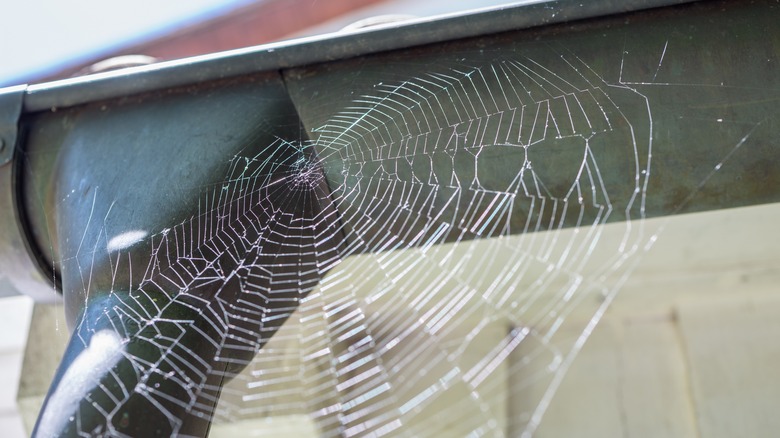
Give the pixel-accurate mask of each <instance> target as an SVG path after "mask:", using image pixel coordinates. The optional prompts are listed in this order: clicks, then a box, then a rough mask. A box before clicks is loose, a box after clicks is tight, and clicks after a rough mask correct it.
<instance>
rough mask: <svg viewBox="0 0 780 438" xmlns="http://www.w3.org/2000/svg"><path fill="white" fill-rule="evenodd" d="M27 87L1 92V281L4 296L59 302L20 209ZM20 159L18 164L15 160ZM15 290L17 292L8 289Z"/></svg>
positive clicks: (12, 88)
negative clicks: (21, 121) (21, 137)
mask: <svg viewBox="0 0 780 438" xmlns="http://www.w3.org/2000/svg"><path fill="white" fill-rule="evenodd" d="M25 90H26V87H25V86H18V87H11V88H6V89H4V90H2V91H1V92H0V145H2V147H0V224H2V226H0V280H4V281H5V282H4V284H5V285H7V286H5V287H4V289H6V290H3V291H2V293H3V295H7V294H12V293H13V292H14V291H15V292H17V293H23V294H26V295H29V296H31V297H33V298H35V299H36V300H38V301H56V300H58V299H59V296H58V295H57V294H56V293H55V292H54V288H53V287H52V286H51V284H52V279H51V278H46V277H45V276H44V275H43V274H42V270H41V269H40V267H39V265H38V264H37V263H36V261H35V257H34V256H31V254H32V249H31V248H30V242H29V239H28V237H27V236H26V235H25V232H24V220H23V218H22V217H21V215H22V214H23V212H22V211H23V210H22V209H20V208H19V205H18V202H19V199H18V197H17V191H18V190H19V188H20V186H19V185H18V172H19V169H18V166H16V164H18V157H19V156H20V155H21V154H22V152H21V151H20V150H19V147H20V144H19V143H20V142H19V141H18V134H19V129H18V123H19V119H20V117H21V114H22V100H23V98H24V93H25ZM15 158H16V160H17V161H16V162H15V161H14V159H15ZM8 287H12V288H13V290H7V288H8Z"/></svg>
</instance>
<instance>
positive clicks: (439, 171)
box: [55, 42, 760, 437]
mask: <svg viewBox="0 0 780 438" xmlns="http://www.w3.org/2000/svg"><path fill="white" fill-rule="evenodd" d="M662 47H663V48H662V52H659V53H661V55H660V60H659V61H658V66H657V67H656V68H654V69H652V70H651V71H650V72H649V73H648V74H647V75H646V76H647V82H642V81H634V82H629V81H628V79H627V76H624V66H623V63H622V60H621V64H620V66H619V69H618V68H615V69H614V70H615V71H614V77H616V78H617V80H612V81H610V80H608V79H606V78H605V77H604V76H603V75H601V74H599V73H597V72H596V71H595V70H596V69H595V68H592V67H591V65H592V64H591V62H590V60H589V61H588V62H586V61H585V60H583V59H581V58H580V57H578V56H577V55H576V54H574V53H573V52H571V51H569V50H560V51H558V52H555V53H556V55H559V56H554V57H553V56H545V57H544V61H543V62H542V61H540V60H537V59H536V58H535V57H533V56H530V55H529V56H522V55H517V56H512V57H505V55H501V56H497V57H496V58H495V59H493V60H491V61H490V62H488V63H484V62H475V63H474V64H473V65H471V64H469V63H468V62H467V61H466V60H465V59H464V60H461V62H458V63H455V64H454V65H446V66H438V67H430V68H429V69H428V71H426V72H425V73H424V74H414V75H410V77H409V78H406V79H401V80H388V81H382V82H376V83H374V84H372V85H373V86H372V87H371V88H370V89H367V90H363V89H361V92H360V93H359V94H358V95H355V96H354V97H352V98H350V103H349V104H348V105H346V106H344V107H343V108H335V109H334V111H333V112H332V113H330V114H329V115H328V117H327V119H326V120H325V121H324V122H323V123H318V124H317V125H315V126H311V127H308V126H305V127H303V129H306V128H309V129H308V130H306V133H307V134H309V135H308V137H306V136H302V137H305V138H281V137H280V138H277V139H275V141H273V142H271V143H270V144H251V145H248V146H247V148H246V151H247V153H246V154H240V155H237V156H235V157H233V158H232V160H231V162H230V170H229V172H228V175H227V176H226V178H225V180H224V182H223V183H222V184H220V185H218V186H217V187H213V188H211V189H210V190H209V191H208V193H207V194H206V195H205V196H204V197H203V198H202V199H201V200H200V204H199V214H197V215H196V216H194V217H192V218H190V219H188V220H185V221H183V222H182V223H180V224H179V225H177V226H175V227H171V228H170V229H165V230H162V231H160V232H159V233H157V234H154V235H152V236H149V237H147V236H146V234H145V233H142V232H128V233H125V234H123V235H121V236H118V237H112V238H110V237H111V236H107V235H105V236H103V238H104V240H103V241H102V242H103V243H105V244H106V250H107V251H108V252H109V253H110V254H111V266H112V269H111V271H112V272H113V276H114V277H113V281H112V291H114V290H115V291H123V290H128V289H129V290H130V291H131V292H130V293H127V294H120V293H113V292H112V293H111V299H112V300H114V301H112V304H111V307H110V308H107V309H105V312H104V314H101V315H87V316H85V318H84V319H83V320H82V322H81V324H80V325H79V328H78V332H77V335H82V334H85V335H83V338H84V341H83V342H84V345H87V344H88V341H86V339H87V338H89V337H90V336H91V333H92V332H94V331H95V329H94V327H98V326H100V325H101V324H103V325H105V323H106V321H108V323H109V324H110V325H111V326H112V328H113V330H114V331H115V332H116V333H119V335H120V338H121V339H124V338H133V339H136V340H137V341H136V342H133V343H126V344H122V343H121V342H120V344H121V345H118V346H116V347H115V349H116V350H117V351H119V352H120V353H119V354H118V355H115V356H114V357H115V359H114V360H116V361H119V362H118V363H119V365H118V367H119V368H114V369H112V370H110V371H108V373H109V377H108V379H107V380H108V381H106V380H104V381H102V383H101V384H100V385H99V386H98V387H96V388H95V389H93V390H92V391H91V392H90V393H89V394H88V395H87V397H86V398H84V401H83V402H80V403H79V404H78V408H77V411H76V413H75V414H74V416H73V417H72V418H70V419H69V421H70V422H71V424H70V426H68V427H72V428H73V430H74V431H75V432H77V433H79V434H81V435H83V436H94V435H110V436H131V435H132V433H131V432H129V431H128V429H127V428H128V423H129V422H132V421H135V419H128V418H126V417H125V416H124V412H126V410H127V409H128V408H129V407H134V408H138V407H139V406H141V407H143V412H145V416H146V418H145V419H144V421H145V422H150V423H151V422H154V423H156V424H160V425H161V426H160V428H161V430H162V432H161V433H162V434H163V435H165V434H169V435H177V434H178V435H179V436H187V435H188V433H189V431H188V430H187V429H186V427H185V425H186V424H188V423H192V422H198V421H206V420H208V419H209V418H211V417H213V420H214V423H215V424H225V423H234V424H243V427H242V429H241V433H242V434H243V435H245V436H260V435H263V434H264V433H271V434H273V433H274V432H273V431H274V429H273V427H275V426H274V423H272V422H267V424H266V425H265V426H263V425H262V424H260V423H257V422H254V423H252V422H251V421H252V420H257V419H258V418H260V419H267V420H268V421H271V420H273V419H288V421H287V424H288V426H289V424H297V425H298V428H297V429H295V433H297V434H301V433H302V431H303V432H306V433H309V434H310V435H314V436H327V437H352V436H529V435H531V434H532V433H533V432H534V431H535V430H536V428H537V427H538V426H539V424H540V421H541V419H542V415H543V414H544V411H545V409H546V408H547V406H548V405H549V403H550V401H551V399H552V397H553V394H554V392H555V390H556V388H557V386H558V385H559V384H560V382H561V379H562V378H563V376H564V374H565V372H566V370H567V369H568V367H569V365H570V364H571V362H572V361H573V360H574V358H575V356H576V355H577V353H578V351H579V350H580V348H581V347H582V345H583V343H584V342H585V340H586V339H587V338H588V336H589V335H590V333H591V331H592V330H593V329H594V327H595V325H596V324H597V323H598V321H599V319H600V317H601V315H602V314H603V312H604V311H605V309H606V308H607V306H608V305H609V303H610V302H611V300H612V299H613V298H614V296H615V294H616V293H617V291H618V289H619V287H620V286H621V284H622V283H623V282H624V281H625V279H626V278H627V276H628V275H629V274H630V272H631V270H632V269H633V267H634V266H635V265H636V264H637V263H638V262H639V261H640V260H641V257H640V256H641V254H642V253H643V252H644V251H645V250H646V249H647V248H649V246H650V245H652V243H653V241H654V240H655V238H656V237H657V233H656V232H655V231H654V232H650V231H648V230H646V229H645V228H646V223H645V220H644V219H645V216H646V205H647V204H648V202H649V200H651V198H652V193H651V192H650V191H649V190H648V182H649V181H650V175H651V170H654V169H653V167H652V165H651V163H652V160H651V158H652V155H653V133H654V129H653V124H654V120H655V111H654V105H655V102H654V101H653V100H652V99H651V98H650V97H648V93H645V91H644V90H646V89H648V86H655V85H656V84H657V83H656V80H657V79H663V74H664V71H663V70H662V63H663V60H664V56H668V55H667V49H668V42H667V43H666V44H663V46H662ZM659 49H660V47H659ZM545 50H549V47H545ZM626 68H627V69H628V67H626ZM600 70H603V69H600ZM659 73H660V74H659ZM666 85H668V84H666ZM304 119H306V118H304ZM759 124H760V122H759V123H754V122H751V123H750V124H749V126H747V128H746V129H744V130H742V134H743V136H742V137H741V138H740V139H738V141H737V142H736V143H731V145H730V152H728V153H727V154H726V155H725V157H719V158H718V159H717V164H716V165H715V167H714V171H713V172H718V171H720V169H721V166H722V165H723V164H724V162H725V160H727V159H728V158H729V157H730V156H731V154H733V153H734V151H736V150H738V149H739V148H740V147H742V145H743V144H744V143H745V141H746V140H747V139H748V138H749V137H750V135H751V134H752V133H753V131H754V130H755V129H756V128H757V127H758V126H759ZM712 174H713V173H710V174H709V175H707V176H706V178H709V177H711V176H712ZM706 178H705V182H706ZM701 184H703V182H702V183H701ZM694 194H695V192H694V193H691V194H690V196H693V195H694ZM95 196H97V195H95ZM683 204H684V203H683ZM679 207H680V208H681V207H682V204H681V205H680V206H679ZM139 242H140V243H139ZM137 245H142V246H143V247H145V248H148V253H146V254H144V255H143V256H138V255H137V254H138V253H139V251H137V248H138V246H137ZM130 246H133V250H132V251H129V250H126V248H129V247H130ZM101 250H102V248H97V247H96V248H93V251H95V252H100V251H101ZM81 268H82V269H79V271H80V275H82V278H81V280H82V284H83V287H84V291H85V295H88V294H89V293H88V292H89V290H90V282H91V280H92V279H91V277H90V276H91V275H92V274H91V270H90V269H89V268H88V267H86V269H84V268H85V267H83V266H82V267H81ZM101 321H102V322H101ZM193 339H196V340H195V341H193ZM185 340H186V341H187V342H184V341H185ZM92 342H94V338H93V341H92ZM106 342H110V340H109V341H106ZM194 344H197V345H199V346H200V347H202V348H200V349H199V353H196V351H194V350H190V349H188V348H186V347H185V346H184V345H194ZM121 367H125V370H131V371H132V372H131V373H129V375H131V376H133V377H132V378H129V379H128V377H127V375H128V374H127V373H123V372H122V369H121ZM228 381H229V382H228ZM171 382H174V383H175V385H174V387H175V390H173V391H171V389H170V384H171ZM224 382H228V383H227V384H226V385H225V386H224V387H223V386H222V384H223V383H224ZM161 386H163V387H165V390H164V391H163V390H161V389H160V388H161ZM55 395H56V392H55ZM55 398H56V397H55ZM217 400H219V404H218V406H217V407H216V409H215V408H214V406H215V404H216V403H217ZM181 412H185V414H181ZM96 413H97V414H98V415H95V414H96ZM94 418H105V419H107V421H105V422H104V423H91V422H90V421H91V420H90V419H94ZM254 426H258V428H257V429H253V428H252V427H254ZM279 430H280V429H276V431H277V432H278V431H279Z"/></svg>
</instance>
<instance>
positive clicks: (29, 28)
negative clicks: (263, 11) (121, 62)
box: [0, 0, 250, 86]
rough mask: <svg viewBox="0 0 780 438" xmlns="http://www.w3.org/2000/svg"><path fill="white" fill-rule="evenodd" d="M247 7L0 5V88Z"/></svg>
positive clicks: (8, 0)
mask: <svg viewBox="0 0 780 438" xmlns="http://www.w3.org/2000/svg"><path fill="white" fill-rule="evenodd" d="M249 1H250V0H164V1H160V0H130V1H128V0H67V1H63V0H3V1H0V17H1V18H2V19H3V20H2V22H3V25H2V27H0V55H2V62H0V86H3V85H14V84H16V83H18V81H19V80H21V79H20V78H23V77H26V76H28V75H30V74H31V73H35V72H45V71H48V70H51V69H54V68H56V67H57V66H61V65H63V64H68V63H69V61H70V62H73V61H77V60H80V59H85V58H87V57H89V55H90V54H95V53H100V52H103V51H105V50H107V49H109V48H112V47H116V46H118V45H122V44H123V43H129V42H132V41H137V40H138V39H139V38H141V37H143V36H144V35H150V34H155V33H158V32H161V31H163V30H164V29H166V28H168V27H170V26H172V25H175V24H181V23H186V22H188V21H193V20H195V19H197V18H198V17H202V16H207V15H210V14H213V13H214V12H217V11H220V10H224V9H227V8H231V7H235V6H237V5H239V4H243V3H247V2H249Z"/></svg>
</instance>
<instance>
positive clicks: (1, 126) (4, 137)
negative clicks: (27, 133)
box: [0, 85, 27, 166]
mask: <svg viewBox="0 0 780 438" xmlns="http://www.w3.org/2000/svg"><path fill="white" fill-rule="evenodd" d="M26 92H27V85H18V86H15V87H7V88H2V89H0V166H5V165H6V164H9V163H10V162H11V161H13V158H14V151H15V150H16V139H17V136H18V134H19V119H20V118H21V116H22V109H23V103H24V95H25V93H26Z"/></svg>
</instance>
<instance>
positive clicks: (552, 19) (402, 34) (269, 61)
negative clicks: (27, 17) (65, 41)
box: [24, 0, 693, 112]
mask: <svg viewBox="0 0 780 438" xmlns="http://www.w3.org/2000/svg"><path fill="white" fill-rule="evenodd" d="M691 1H693V0H609V1H606V0H604V1H585V2H584V1H580V0H549V1H532V2H519V3H514V4H509V5H507V6H504V7H499V8H493V9H488V10H483V11H478V12H477V13H473V12H468V13H462V14H452V15H448V16H444V17H440V18H435V17H434V18H425V19H419V20H411V21H407V22H403V23H400V24H390V25H387V26H382V27H378V28H370V29H360V30H354V31H351V32H345V33H335V34H328V35H322V36H317V37H311V38H303V39H299V40H292V41H285V42H280V43H274V44H268V45H263V46H258V47H252V48H248V49H239V50H233V51H228V52H223V53H217V54H213V55H206V56H200V57H193V58H188V59H184V60H180V61H172V62H164V63H159V64H154V65H151V66H147V67H138V68H132V69H126V70H122V71H117V72H110V73H105V74H97V75H92V76H86V77H81V78H75V79H68V80H63V81H57V82H51V83H46V84H39V85H32V86H30V87H29V90H28V95H27V96H26V98H25V102H24V107H25V110H26V111H28V112H32V111H40V110H48V109H51V108H62V107H68V106H72V105H78V104H82V103H86V102H93V101H97V100H102V99H109V98H114V97H119V96H127V95H130V94H135V93H143V92H148V91H154V90H160V89H164V88H167V87H176V86H182V85H192V84H197V83H200V82H203V81H209V80H216V79H224V78H229V77H235V76H239V75H243V74H248V73H254V72H258V71H264V70H279V69H284V68H290V67H299V66H303V65H310V64H315V63H319V62H327V61H335V60H341V59H348V58H353V57H357V56H361V55H365V54H369V53H379V52H384V51H389V50H396V49H402V48H408V47H414V46H421V45H425V44H435V43H440V42H445V41H451V40H455V39H461V38H469V37H475V36H480V35H489V34H495V33H499V32H503V31H508V30H514V29H524V28H532V27H537V26H544V25H549V24H555V23H565V22H571V21H576V20H584V19H588V18H593V17H602V16H607V15H611V14H619V13H624V12H629V11H640V10H644V9H649V8H656V7H662V6H669V5H676V4H684V3H689V2H691Z"/></svg>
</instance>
